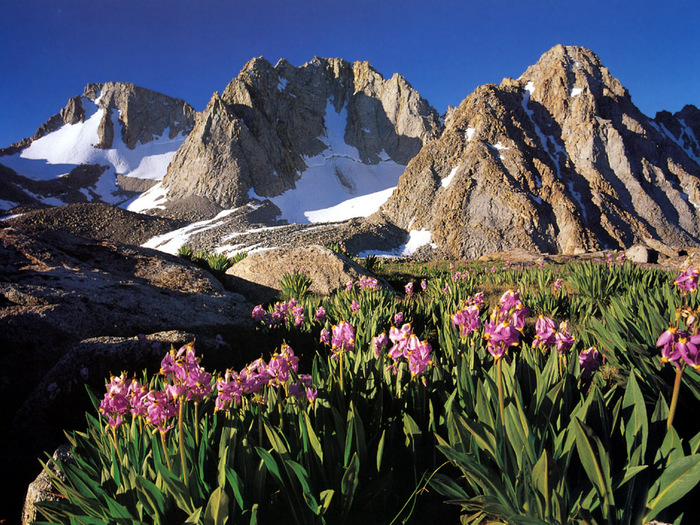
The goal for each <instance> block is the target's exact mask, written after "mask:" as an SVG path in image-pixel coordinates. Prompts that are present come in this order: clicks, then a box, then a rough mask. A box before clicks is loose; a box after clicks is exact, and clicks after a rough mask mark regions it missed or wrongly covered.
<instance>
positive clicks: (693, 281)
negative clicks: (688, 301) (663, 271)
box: [673, 268, 700, 292]
mask: <svg viewBox="0 0 700 525" xmlns="http://www.w3.org/2000/svg"><path fill="white" fill-rule="evenodd" d="M699 275H700V272H698V270H696V269H695V268H688V269H686V270H683V271H682V272H681V273H680V274H679V275H678V277H676V280H675V281H674V282H673V284H675V285H676V286H678V288H679V289H680V290H681V291H683V292H694V291H695V290H697V289H698V276H699Z"/></svg>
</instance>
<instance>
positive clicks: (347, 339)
mask: <svg viewBox="0 0 700 525" xmlns="http://www.w3.org/2000/svg"><path fill="white" fill-rule="evenodd" d="M331 330H332V336H331V340H330V344H331V352H332V353H333V355H332V356H331V357H333V358H338V357H340V356H341V355H342V354H343V353H345V352H352V351H353V350H355V328H354V327H353V326H352V325H351V324H350V323H348V322H347V321H340V322H339V323H338V324H337V325H335V326H333V328H332V329H331Z"/></svg>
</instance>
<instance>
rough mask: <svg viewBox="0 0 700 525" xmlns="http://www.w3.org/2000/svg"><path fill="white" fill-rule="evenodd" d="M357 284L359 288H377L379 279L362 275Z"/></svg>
mask: <svg viewBox="0 0 700 525" xmlns="http://www.w3.org/2000/svg"><path fill="white" fill-rule="evenodd" d="M358 284H359V287H360V290H379V281H378V280H377V279H376V278H375V277H369V276H367V275H363V276H362V277H360V281H359V283H358Z"/></svg>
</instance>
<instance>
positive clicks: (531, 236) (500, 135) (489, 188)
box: [381, 46, 700, 257]
mask: <svg viewBox="0 0 700 525" xmlns="http://www.w3.org/2000/svg"><path fill="white" fill-rule="evenodd" d="M681 113H682V114H681ZM681 113H679V114H676V115H671V114H668V113H666V114H660V115H659V116H657V118H656V119H651V118H649V117H647V116H645V115H644V114H642V113H641V112H640V111H639V109H637V108H636V106H635V105H634V104H633V103H632V99H631V97H630V95H629V93H628V92H627V90H626V89H625V88H624V87H623V86H622V85H621V84H620V82H619V81H618V80H617V79H616V78H615V77H613V76H612V75H611V74H610V72H609V71H608V70H607V69H606V68H605V67H603V66H602V64H601V63H600V60H599V59H598V57H597V56H596V55H595V54H594V53H592V52H591V51H589V50H587V49H584V48H580V47H564V46H556V47H555V48H553V49H552V50H550V51H548V52H547V53H545V54H544V55H543V56H542V57H541V59H540V60H539V61H538V62H537V64H535V65H534V66H531V67H530V68H528V69H527V71H525V73H523V75H522V76H521V77H520V78H519V79H517V80H513V79H510V78H506V79H504V80H503V82H501V84H500V85H499V86H496V85H485V86H481V87H479V88H477V89H476V90H475V91H474V93H472V94H471V95H469V96H468V97H467V98H466V99H464V101H462V103H461V104H460V105H459V107H457V108H456V109H454V110H452V111H451V112H449V113H448V115H447V118H446V122H445V129H444V131H443V133H442V135H441V137H440V138H439V139H438V140H435V141H433V142H430V143H429V144H427V145H426V146H425V147H424V148H423V149H422V150H421V151H420V153H419V154H418V155H417V156H416V157H415V158H414V159H413V160H412V161H411V162H410V163H409V165H408V166H407V169H406V171H405V173H404V174H403V175H402V177H401V180H400V181H399V184H398V188H397V190H396V191H395V192H394V194H393V195H392V197H391V198H390V199H389V200H388V201H387V203H386V204H385V205H384V206H383V207H382V209H381V214H382V215H383V217H384V218H385V219H387V220H389V221H390V222H392V223H394V224H396V225H397V226H399V227H401V228H404V229H406V230H413V231H426V232H430V234H431V240H432V242H433V243H434V244H435V245H437V246H438V247H440V248H442V249H445V250H447V251H448V252H449V253H451V254H452V255H453V256H459V257H475V256H480V255H482V254H484V253H489V252H497V251H503V250H508V249H511V248H516V247H522V248H527V249H532V250H539V251H544V252H551V253H574V252H575V251H580V250H590V249H600V248H611V249H614V248H621V247H628V246H631V245H632V244H634V243H636V242H640V241H643V240H644V239H656V240H660V241H663V242H664V243H666V244H669V245H671V246H683V245H685V246H691V245H698V242H699V240H700V220H699V217H698V212H697V205H698V204H700V194H698V187H699V182H700V166H699V165H698V151H700V150H699V149H698V141H697V136H698V135H697V132H698V128H699V127H700V126H699V125H698V121H699V119H698V111H697V109H696V108H694V107H692V106H689V107H687V108H685V109H684V110H683V112H681Z"/></svg>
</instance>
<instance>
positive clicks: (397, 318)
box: [394, 312, 403, 326]
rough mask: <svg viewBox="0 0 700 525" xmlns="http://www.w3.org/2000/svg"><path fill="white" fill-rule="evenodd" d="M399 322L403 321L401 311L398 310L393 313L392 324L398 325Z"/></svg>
mask: <svg viewBox="0 0 700 525" xmlns="http://www.w3.org/2000/svg"><path fill="white" fill-rule="evenodd" d="M401 323H403V312H398V313H396V314H394V324H395V325H397V326H398V325H400V324H401Z"/></svg>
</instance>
